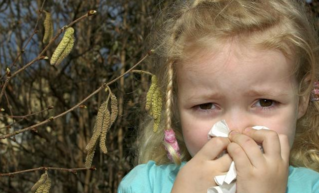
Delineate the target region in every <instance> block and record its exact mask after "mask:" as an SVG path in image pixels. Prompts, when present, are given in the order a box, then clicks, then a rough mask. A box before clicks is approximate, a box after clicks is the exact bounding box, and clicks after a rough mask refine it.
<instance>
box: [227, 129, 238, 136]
mask: <svg viewBox="0 0 319 193" xmlns="http://www.w3.org/2000/svg"><path fill="white" fill-rule="evenodd" d="M236 134H238V132H237V131H235V130H232V131H230V133H229V136H232V135H236Z"/></svg>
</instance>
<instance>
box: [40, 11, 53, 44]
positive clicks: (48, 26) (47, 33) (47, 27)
mask: <svg viewBox="0 0 319 193" xmlns="http://www.w3.org/2000/svg"><path fill="white" fill-rule="evenodd" d="M44 13H45V19H44V22H43V26H44V35H43V40H42V42H43V43H45V44H46V43H49V41H50V40H51V38H52V36H53V22H52V17H51V13H49V12H47V11H44Z"/></svg>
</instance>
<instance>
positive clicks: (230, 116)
mask: <svg viewBox="0 0 319 193" xmlns="http://www.w3.org/2000/svg"><path fill="white" fill-rule="evenodd" d="M224 119H225V121H226V123H227V125H228V127H229V129H230V130H231V131H236V132H239V133H242V131H243V130H244V129H245V128H247V127H252V126H254V124H253V119H252V117H251V116H250V115H249V113H247V112H245V111H240V110H233V111H230V112H228V113H227V114H226V115H225V117H224Z"/></svg>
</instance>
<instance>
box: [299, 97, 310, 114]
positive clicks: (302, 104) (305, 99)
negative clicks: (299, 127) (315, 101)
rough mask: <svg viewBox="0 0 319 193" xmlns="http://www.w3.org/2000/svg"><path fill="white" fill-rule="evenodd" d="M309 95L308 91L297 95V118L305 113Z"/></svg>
mask: <svg viewBox="0 0 319 193" xmlns="http://www.w3.org/2000/svg"><path fill="white" fill-rule="evenodd" d="M309 97H310V93H309V94H308V93H307V94H305V95H303V96H300V97H299V105H298V119H300V118H301V117H302V116H304V115H305V113H306V111H307V109H308V105H309V100H310V99H309Z"/></svg>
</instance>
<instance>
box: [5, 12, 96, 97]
mask: <svg viewBox="0 0 319 193" xmlns="http://www.w3.org/2000/svg"><path fill="white" fill-rule="evenodd" d="M92 12H94V11H93V10H91V11H89V12H88V13H86V14H85V15H83V16H81V17H79V18H78V19H76V20H74V21H72V22H71V23H69V24H68V25H67V26H64V27H62V28H61V29H60V30H59V31H58V33H57V34H56V35H55V36H54V38H52V39H51V41H50V42H49V43H48V45H47V46H46V47H45V48H44V49H43V50H42V51H41V53H40V54H39V55H38V56H37V57H36V58H35V59H33V60H32V61H31V62H29V63H28V64H26V65H24V66H23V67H22V68H20V69H19V70H17V71H15V72H14V73H12V75H11V76H10V77H8V76H7V78H6V80H5V83H4V85H3V86H2V89H1V93H0V102H1V100H2V96H3V93H4V91H5V89H6V87H7V85H8V84H9V82H10V80H11V79H12V78H13V77H15V76H16V75H18V74H19V73H20V72H22V71H24V70H25V69H26V68H28V67H29V66H31V65H32V64H33V63H35V62H36V61H38V60H42V59H45V56H43V54H44V53H45V52H46V51H47V50H48V48H49V47H50V46H51V45H52V44H53V42H54V41H55V40H56V39H58V37H59V36H60V35H61V34H62V32H63V31H64V30H65V29H66V28H67V27H70V26H72V25H74V24H75V23H77V22H79V21H80V20H82V19H84V18H86V17H88V16H91V15H92Z"/></svg>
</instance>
